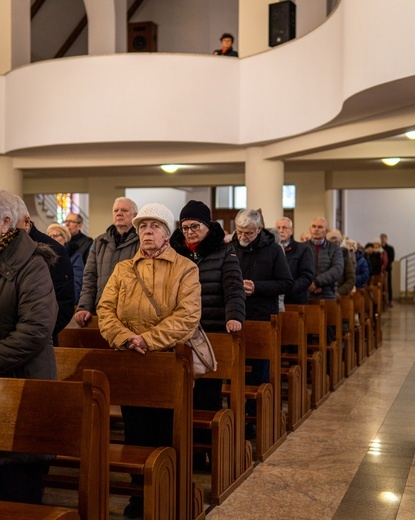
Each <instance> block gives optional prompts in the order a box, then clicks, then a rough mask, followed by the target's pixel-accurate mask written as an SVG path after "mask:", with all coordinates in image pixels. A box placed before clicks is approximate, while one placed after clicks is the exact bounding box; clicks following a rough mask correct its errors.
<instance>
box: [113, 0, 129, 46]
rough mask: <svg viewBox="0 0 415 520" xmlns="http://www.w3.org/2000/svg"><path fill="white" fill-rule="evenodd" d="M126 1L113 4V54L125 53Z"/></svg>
mask: <svg viewBox="0 0 415 520" xmlns="http://www.w3.org/2000/svg"><path fill="white" fill-rule="evenodd" d="M127 22H128V21H127V0H116V2H115V52H127Z"/></svg>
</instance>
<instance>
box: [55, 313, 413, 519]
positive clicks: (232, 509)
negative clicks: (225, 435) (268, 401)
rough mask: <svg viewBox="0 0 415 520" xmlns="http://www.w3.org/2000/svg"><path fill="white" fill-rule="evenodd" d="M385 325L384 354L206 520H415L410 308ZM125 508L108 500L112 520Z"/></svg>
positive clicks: (361, 370)
mask: <svg viewBox="0 0 415 520" xmlns="http://www.w3.org/2000/svg"><path fill="white" fill-rule="evenodd" d="M383 317H384V318H383V345H382V347H381V348H380V349H378V350H377V351H376V352H375V353H374V354H373V355H372V356H371V357H370V358H368V359H367V360H366V361H365V363H364V364H363V365H362V366H361V367H359V369H358V370H357V371H356V372H355V373H354V374H353V375H352V376H351V377H350V378H348V379H347V380H346V381H345V383H344V384H343V385H342V386H341V387H340V388H339V389H338V390H337V391H336V392H334V393H332V394H331V395H330V397H329V398H328V399H327V401H326V402H325V403H324V404H323V405H322V406H321V407H320V408H319V409H318V410H316V411H313V413H312V415H311V416H310V418H309V419H308V420H307V421H306V422H305V423H304V424H303V425H302V426H301V427H300V428H299V429H298V430H296V431H295V432H294V433H291V434H290V435H289V436H288V438H287V440H286V441H285V442H284V443H283V444H282V445H281V446H280V447H279V448H278V449H277V450H276V451H275V453H274V454H273V455H272V456H271V457H270V458H268V459H267V460H266V461H265V462H264V463H261V464H258V465H257V466H256V467H255V470H254V472H253V474H252V475H251V476H250V477H249V478H248V479H247V480H246V481H245V482H244V483H243V484H242V485H241V486H240V487H239V488H238V489H237V490H236V491H235V492H234V493H233V494H232V495H231V496H230V497H229V498H228V499H227V500H226V501H225V502H224V503H223V504H222V505H221V506H211V507H208V506H207V505H206V507H207V510H206V512H207V517H206V518H207V520H279V519H284V520H331V519H334V520H392V519H397V520H414V519H415V465H414V461H413V459H414V454H415V399H414V397H415V364H414V363H415V305H399V304H395V306H394V307H393V308H392V309H390V310H388V311H387V312H386V313H384V315H383ZM59 494H60V491H58V490H54V491H53V492H52V490H50V491H49V492H47V493H46V494H45V495H46V496H45V502H48V501H51V502H52V503H62V502H66V501H67V500H68V498H69V497H68V495H67V494H68V492H67V491H66V492H64V491H62V496H61V497H59ZM64 495H65V496H64ZM127 500H128V499H127V498H126V497H121V496H114V495H112V496H111V500H110V520H115V519H121V518H124V517H123V515H122V512H123V508H124V507H125V505H126V503H127ZM68 505H69V504H68Z"/></svg>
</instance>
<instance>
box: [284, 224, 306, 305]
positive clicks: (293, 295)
mask: <svg viewBox="0 0 415 520" xmlns="http://www.w3.org/2000/svg"><path fill="white" fill-rule="evenodd" d="M275 227H276V228H277V230H278V231H279V233H280V237H281V245H282V247H283V248H284V251H285V257H286V259H287V263H288V267H289V268H290V271H291V274H292V277H293V279H294V285H293V287H292V289H291V291H290V292H289V293H285V297H284V303H294V304H298V305H304V304H306V303H307V302H308V288H309V287H310V285H311V283H312V281H313V280H314V263H313V254H312V252H311V249H310V248H309V247H307V245H306V244H305V243H304V242H303V243H302V242H296V241H295V240H294V238H293V232H294V229H293V223H292V221H291V219H289V218H287V217H281V218H279V219H278V220H277V222H276V224H275Z"/></svg>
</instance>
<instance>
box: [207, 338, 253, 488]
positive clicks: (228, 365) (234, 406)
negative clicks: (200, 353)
mask: <svg viewBox="0 0 415 520" xmlns="http://www.w3.org/2000/svg"><path fill="white" fill-rule="evenodd" d="M207 336H208V338H209V340H210V342H211V344H212V347H213V350H214V352H215V356H216V361H217V362H218V369H217V371H216V372H208V373H207V374H206V375H205V376H203V377H206V378H209V379H226V380H228V381H229V383H230V386H231V388H230V397H229V408H230V409H231V410H232V411H233V414H234V417H235V449H236V451H235V476H236V478H238V477H239V476H240V475H241V474H242V473H244V471H245V441H244V439H245V391H244V390H245V342H244V340H243V337H242V335H240V334H238V333H236V332H234V333H232V334H227V333H219V332H208V333H207Z"/></svg>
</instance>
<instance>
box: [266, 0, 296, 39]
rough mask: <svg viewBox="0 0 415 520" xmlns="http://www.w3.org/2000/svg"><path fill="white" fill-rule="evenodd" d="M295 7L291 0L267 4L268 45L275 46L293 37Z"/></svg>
mask: <svg viewBox="0 0 415 520" xmlns="http://www.w3.org/2000/svg"><path fill="white" fill-rule="evenodd" d="M295 9H296V5H295V4H294V2H291V0H285V1H284V2H278V3H276V4H269V34H268V45H269V46H270V47H275V46H276V45H280V44H281V43H284V42H287V41H288V40H292V39H293V38H295Z"/></svg>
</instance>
